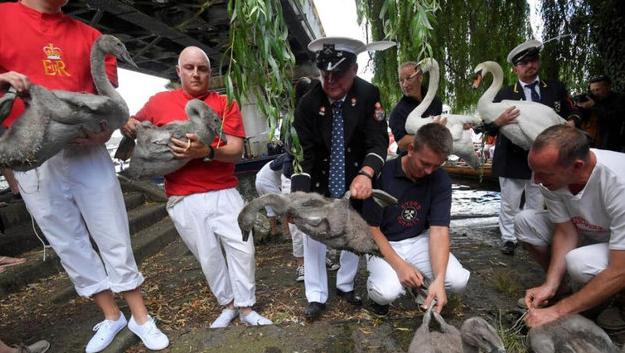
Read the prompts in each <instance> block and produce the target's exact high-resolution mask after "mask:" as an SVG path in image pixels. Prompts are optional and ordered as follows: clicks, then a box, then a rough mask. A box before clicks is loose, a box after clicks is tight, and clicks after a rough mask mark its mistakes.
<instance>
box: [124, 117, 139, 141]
mask: <svg viewBox="0 0 625 353" xmlns="http://www.w3.org/2000/svg"><path fill="white" fill-rule="evenodd" d="M138 124H141V122H140V121H139V120H137V119H135V118H133V117H130V118H129V119H128V122H126V124H125V125H124V126H122V127H121V129H119V130H120V131H121V133H122V134H123V135H124V136H126V137H129V138H131V139H135V138H137V125H138Z"/></svg>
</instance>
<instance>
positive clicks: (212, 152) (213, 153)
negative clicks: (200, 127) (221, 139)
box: [202, 146, 215, 162]
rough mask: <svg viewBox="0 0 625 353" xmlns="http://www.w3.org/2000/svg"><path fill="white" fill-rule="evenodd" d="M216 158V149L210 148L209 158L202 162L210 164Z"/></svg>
mask: <svg viewBox="0 0 625 353" xmlns="http://www.w3.org/2000/svg"><path fill="white" fill-rule="evenodd" d="M214 158H215V149H214V148H213V147H212V146H208V156H206V157H204V158H203V159H202V162H210V161H212V160H213V159H214Z"/></svg>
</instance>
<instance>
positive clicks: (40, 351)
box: [18, 340, 50, 353]
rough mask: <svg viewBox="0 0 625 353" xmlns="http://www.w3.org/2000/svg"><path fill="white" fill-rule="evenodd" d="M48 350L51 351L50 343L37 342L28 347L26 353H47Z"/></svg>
mask: <svg viewBox="0 0 625 353" xmlns="http://www.w3.org/2000/svg"><path fill="white" fill-rule="evenodd" d="M48 349H50V342H48V341H46V340H41V341H37V342H35V343H33V344H30V345H28V346H26V352H28V353H46V352H47V351H48ZM18 352H19V350H18Z"/></svg>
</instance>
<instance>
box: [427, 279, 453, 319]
mask: <svg viewBox="0 0 625 353" xmlns="http://www.w3.org/2000/svg"><path fill="white" fill-rule="evenodd" d="M434 299H436V307H434V310H436V312H437V313H440V312H441V310H443V307H444V306H445V304H447V293H446V292H445V282H444V281H443V280H440V279H436V280H434V282H432V283H430V288H428V296H427V298H425V301H424V302H423V307H425V308H429V307H430V305H431V304H432V301H433V300H434Z"/></svg>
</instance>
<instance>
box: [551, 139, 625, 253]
mask: <svg viewBox="0 0 625 353" xmlns="http://www.w3.org/2000/svg"><path fill="white" fill-rule="evenodd" d="M591 151H592V152H593V153H594V154H595V156H596V157H597V164H596V165H595V168H594V169H593V171H592V173H591V175H590V178H589V179H588V183H587V184H586V186H585V187H584V189H582V191H580V192H579V193H578V194H577V195H572V194H571V192H570V191H569V189H568V188H566V187H565V188H562V189H559V190H556V191H550V190H548V189H547V188H545V187H543V186H542V185H541V186H540V189H541V191H542V193H543V195H544V196H545V203H546V205H547V209H548V210H549V218H550V219H551V221H552V222H554V223H565V222H569V221H571V222H572V223H573V224H574V225H575V227H576V228H577V230H578V232H579V233H580V234H582V235H584V236H585V237H587V238H589V240H593V241H596V242H606V243H608V244H609V248H610V250H625V153H618V152H612V151H606V150H598V149H591Z"/></svg>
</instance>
